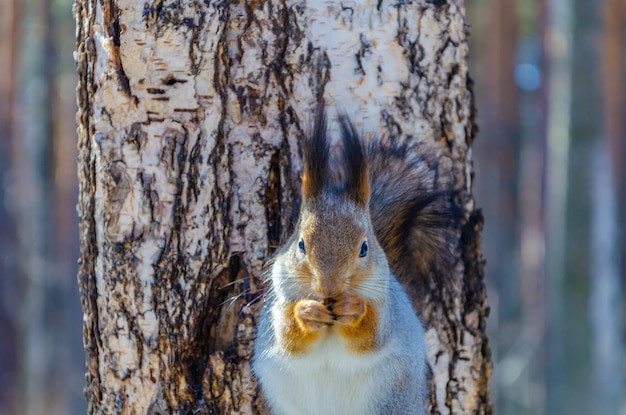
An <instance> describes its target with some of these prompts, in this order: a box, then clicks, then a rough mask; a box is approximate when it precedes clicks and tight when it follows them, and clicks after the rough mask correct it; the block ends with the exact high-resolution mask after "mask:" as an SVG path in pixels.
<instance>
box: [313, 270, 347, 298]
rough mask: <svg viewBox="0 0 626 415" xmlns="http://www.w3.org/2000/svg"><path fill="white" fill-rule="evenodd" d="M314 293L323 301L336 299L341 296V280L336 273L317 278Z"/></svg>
mask: <svg viewBox="0 0 626 415" xmlns="http://www.w3.org/2000/svg"><path fill="white" fill-rule="evenodd" d="M315 292H316V293H317V294H318V295H319V296H320V297H321V298H323V299H326V298H337V297H339V296H341V294H343V279H342V278H341V277H340V276H338V275H337V273H332V274H327V275H324V276H323V277H321V278H317V279H316V281H315Z"/></svg>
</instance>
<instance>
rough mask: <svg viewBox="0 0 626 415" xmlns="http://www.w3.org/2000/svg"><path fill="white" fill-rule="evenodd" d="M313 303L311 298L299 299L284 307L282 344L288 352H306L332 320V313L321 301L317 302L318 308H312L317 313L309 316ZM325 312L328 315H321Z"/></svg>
mask: <svg viewBox="0 0 626 415" xmlns="http://www.w3.org/2000/svg"><path fill="white" fill-rule="evenodd" d="M314 303H315V302H313V301H312V300H299V301H296V302H294V303H291V304H289V306H287V307H286V308H285V320H286V321H287V324H286V325H285V327H284V328H283V343H284V344H283V346H284V348H285V349H286V351H287V352H288V353H290V354H304V353H306V352H307V351H308V350H309V349H310V347H311V345H312V344H313V343H314V342H315V341H316V340H317V339H318V338H319V337H320V334H321V333H322V330H325V329H326V327H327V324H330V322H332V315H330V313H329V312H328V310H327V309H326V307H325V306H324V305H322V304H321V303H318V304H319V307H321V308H320V309H317V310H315V309H314V310H313V311H317V312H318V313H319V315H314V316H311V309H312V308H316V307H315V305H314ZM312 305H313V307H311V306H312ZM307 311H308V312H307ZM325 313H327V314H328V315H323V314H325Z"/></svg>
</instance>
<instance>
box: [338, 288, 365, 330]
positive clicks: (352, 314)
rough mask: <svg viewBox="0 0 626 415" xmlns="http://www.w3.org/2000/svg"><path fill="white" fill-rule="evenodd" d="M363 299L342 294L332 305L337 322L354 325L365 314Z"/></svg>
mask: <svg viewBox="0 0 626 415" xmlns="http://www.w3.org/2000/svg"><path fill="white" fill-rule="evenodd" d="M365 307H366V304H365V300H363V299H362V298H361V297H358V296H356V295H350V294H344V295H343V296H341V297H340V298H339V299H337V302H336V303H335V304H333V306H332V312H333V314H334V315H335V317H336V319H337V322H338V323H340V324H343V325H346V326H355V325H357V324H359V322H360V321H361V320H362V319H363V316H364V315H365Z"/></svg>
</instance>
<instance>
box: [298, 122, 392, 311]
mask: <svg viewBox="0 0 626 415" xmlns="http://www.w3.org/2000/svg"><path fill="white" fill-rule="evenodd" d="M339 122H340V127H341V136H342V139H343V157H342V161H343V163H342V165H343V169H342V172H341V173H339V174H338V172H331V169H330V165H329V158H330V156H329V153H330V151H329V144H328V140H327V129H326V119H325V116H324V114H323V112H322V113H321V114H318V116H317V119H316V122H315V126H314V130H313V134H312V135H311V137H310V138H308V139H307V140H306V141H305V144H304V147H303V160H304V169H303V175H302V208H301V212H300V220H299V221H298V226H297V229H296V234H295V235H294V237H293V239H292V243H291V244H290V245H289V246H288V248H287V249H288V250H289V252H288V255H290V257H291V258H292V260H293V262H292V266H293V267H294V268H295V276H296V278H299V279H301V280H302V281H301V282H303V283H304V285H305V286H307V288H308V289H310V295H313V296H315V297H318V298H320V299H334V298H337V297H339V296H340V295H341V294H343V293H344V292H359V293H361V294H364V295H368V294H369V295H370V296H375V295H376V291H377V290H376V287H380V284H377V279H378V278H379V277H380V275H386V274H387V272H388V271H387V272H385V270H382V269H381V267H384V268H385V269H387V262H386V259H385V257H384V253H383V251H382V249H381V248H380V246H379V244H378V241H377V240H376V237H375V236H374V231H373V228H372V224H371V219H370V212H369V200H370V181H369V180H370V179H369V172H368V165H367V158H366V155H365V151H364V149H363V145H362V143H361V140H360V139H359V137H358V135H357V133H356V131H355V129H354V127H353V126H352V124H351V123H350V122H349V121H348V119H347V118H346V117H345V116H340V117H339Z"/></svg>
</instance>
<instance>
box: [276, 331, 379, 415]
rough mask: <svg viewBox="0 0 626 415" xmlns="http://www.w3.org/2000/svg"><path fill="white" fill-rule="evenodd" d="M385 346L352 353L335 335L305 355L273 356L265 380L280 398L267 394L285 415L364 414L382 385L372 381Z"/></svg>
mask: <svg viewBox="0 0 626 415" xmlns="http://www.w3.org/2000/svg"><path fill="white" fill-rule="evenodd" d="M385 354H386V353H385V349H381V350H378V351H376V352H374V353H370V354H359V355H357V354H354V353H352V352H350V351H348V350H346V349H345V347H344V346H343V344H341V341H340V340H339V339H338V338H337V337H336V336H329V337H328V338H327V339H325V340H324V341H322V342H320V343H319V344H317V345H316V346H315V347H314V348H313V350H311V351H310V352H309V353H307V354H306V355H304V356H298V357H287V356H282V355H281V356H279V355H276V356H274V359H270V361H268V362H267V363H269V366H271V367H266V370H265V382H266V385H267V386H268V387H267V388H266V389H267V390H270V391H280V392H279V393H280V397H278V396H276V397H271V396H268V399H270V400H271V401H272V403H273V406H274V407H275V409H278V410H279V411H280V412H278V413H282V414H285V415H295V414H298V415H319V414H326V415H335V414H336V415H352V414H354V415H357V414H358V415H364V414H369V413H372V410H371V408H370V405H371V403H372V402H376V401H377V399H376V398H377V397H378V396H379V394H380V391H381V389H382V388H381V385H377V383H376V382H375V381H374V379H375V378H376V376H374V375H375V371H376V370H379V365H380V362H381V361H382V360H383V359H384V355H385ZM270 362H271V363H270Z"/></svg>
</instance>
